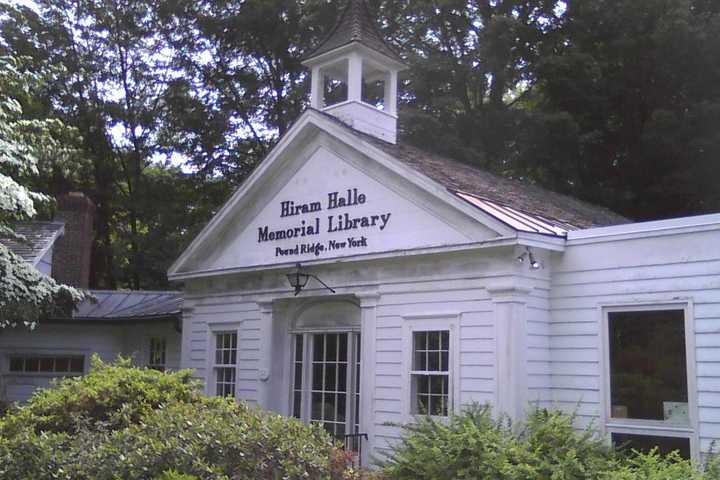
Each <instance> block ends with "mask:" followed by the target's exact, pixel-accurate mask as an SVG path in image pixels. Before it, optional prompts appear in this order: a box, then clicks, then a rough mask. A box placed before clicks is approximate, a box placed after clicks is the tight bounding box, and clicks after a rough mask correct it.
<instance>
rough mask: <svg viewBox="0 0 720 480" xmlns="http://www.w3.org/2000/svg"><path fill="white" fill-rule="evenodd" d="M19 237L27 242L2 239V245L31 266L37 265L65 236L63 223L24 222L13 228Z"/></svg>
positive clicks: (0, 239)
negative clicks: (22, 237)
mask: <svg viewBox="0 0 720 480" xmlns="http://www.w3.org/2000/svg"><path fill="white" fill-rule="evenodd" d="M13 230H14V231H15V233H17V234H18V235H22V236H24V237H25V239H26V240H27V241H26V242H21V241H19V240H15V239H11V238H0V243H2V244H3V245H4V246H5V247H7V248H8V249H9V250H10V251H11V252H13V253H14V254H15V255H18V256H19V257H22V259H23V260H25V261H26V262H28V263H29V264H31V265H36V264H37V263H38V262H39V261H40V259H41V258H42V257H43V255H45V253H46V252H47V251H48V250H49V249H50V248H51V247H52V246H53V244H54V243H55V241H56V240H57V239H58V238H59V237H60V236H61V235H62V234H63V231H64V224H63V223H62V222H22V223H18V224H16V225H14V226H13Z"/></svg>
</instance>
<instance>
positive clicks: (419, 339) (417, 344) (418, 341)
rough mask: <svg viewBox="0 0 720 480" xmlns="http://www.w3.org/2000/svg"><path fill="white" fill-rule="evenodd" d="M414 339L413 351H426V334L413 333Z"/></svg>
mask: <svg viewBox="0 0 720 480" xmlns="http://www.w3.org/2000/svg"><path fill="white" fill-rule="evenodd" d="M413 337H414V342H413V344H414V347H413V348H414V349H415V351H418V350H423V351H424V350H427V334H426V333H425V332H415V333H414V334H413Z"/></svg>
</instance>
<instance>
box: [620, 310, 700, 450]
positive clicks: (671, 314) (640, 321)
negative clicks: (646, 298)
mask: <svg viewBox="0 0 720 480" xmlns="http://www.w3.org/2000/svg"><path fill="white" fill-rule="evenodd" d="M608 319H609V338H610V392H611V397H612V412H611V416H612V417H613V418H634V419H646V420H661V421H667V422H671V423H681V424H688V423H689V420H688V417H687V408H688V407H687V402H688V391H687V366H686V362H685V322H684V311H683V310H656V311H630V312H611V313H610V314H609V316H608ZM647 438H653V437H647ZM673 441H676V440H673Z"/></svg>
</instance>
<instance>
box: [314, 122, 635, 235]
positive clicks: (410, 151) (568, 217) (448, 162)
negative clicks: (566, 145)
mask: <svg viewBox="0 0 720 480" xmlns="http://www.w3.org/2000/svg"><path fill="white" fill-rule="evenodd" d="M311 110H312V111H313V112H314V113H318V114H320V115H322V116H323V117H325V118H327V119H329V120H331V121H333V122H335V123H336V124H338V125H341V126H342V127H344V128H346V129H348V130H349V131H350V132H351V133H352V134H354V135H356V136H358V137H360V139H362V140H365V141H367V142H368V143H370V144H372V145H375V146H377V147H378V148H380V149H381V150H384V151H385V153H388V154H389V155H391V156H393V157H394V158H396V159H397V160H398V161H400V162H402V163H404V164H406V165H408V166H410V167H411V168H413V169H415V170H416V171H418V172H420V173H421V174H423V175H425V176H426V177H428V178H430V179H431V180H433V181H435V182H437V183H439V184H440V185H442V186H444V187H445V188H452V189H456V190H464V191H466V192H467V193H470V194H472V195H478V194H477V193H473V192H472V190H475V189H476V188H480V189H482V190H483V191H486V192H488V193H491V192H492V191H493V188H492V187H493V186H495V185H490V184H489V183H488V182H489V181H491V180H497V183H498V184H500V183H502V186H504V187H507V188H506V190H507V191H506V190H503V192H502V194H503V196H505V195H506V194H508V195H509V194H511V193H515V194H516V195H515V197H514V198H515V199H516V200H518V201H517V202H510V201H505V205H506V206H509V207H511V208H514V209H516V210H518V211H522V212H523V213H526V214H530V215H536V216H543V217H545V218H547V219H548V220H556V221H558V222H562V223H564V224H567V225H568V226H572V227H574V228H578V229H583V228H590V227H597V226H604V225H616V224H621V223H628V222H630V221H631V220H630V219H628V218H626V217H624V216H622V215H620V214H618V213H616V212H613V211H612V210H611V209H610V208H608V207H605V206H600V205H595V204H593V203H590V202H588V201H586V200H582V199H579V198H577V197H573V196H572V195H568V194H566V193H560V192H556V191H554V190H551V189H549V188H547V187H544V186H542V185H538V184H536V183H532V182H529V181H527V180H526V179H519V178H508V177H506V176H503V175H501V174H498V173H495V172H492V171H490V170H487V169H484V168H481V167H479V166H477V165H473V164H469V163H465V162H462V161H460V160H457V159H455V158H452V157H449V156H447V155H444V154H437V153H433V152H429V151H426V150H423V149H422V148H420V147H417V146H415V145H412V144H409V143H403V142H399V143H397V144H392V143H389V142H386V141H384V140H382V139H379V138H377V137H374V136H372V135H368V134H367V133H364V132H361V131H359V130H356V129H355V128H353V127H352V126H350V125H348V124H347V123H345V122H343V121H342V120H341V119H339V118H337V117H335V116H333V115H330V114H329V113H327V112H323V111H321V110H317V109H314V108H312V109H311ZM437 163H442V164H443V165H442V166H443V168H442V169H440V170H441V171H440V170H439V169H438V167H437ZM452 169H455V171H453V170H452ZM453 173H454V174H455V176H453ZM482 177H485V180H486V181H483V179H482ZM468 188H470V190H468ZM496 193H497V192H496ZM498 195H499V194H498ZM498 195H492V196H485V198H487V199H488V200H490V201H491V202H496V203H498V202H500V200H497V199H496V197H497V196H498ZM539 197H547V198H543V199H539ZM508 198H512V197H511V196H508ZM523 205H524V206H523ZM533 207H534V208H533ZM553 212H554V213H553ZM559 214H562V216H558V215H559Z"/></svg>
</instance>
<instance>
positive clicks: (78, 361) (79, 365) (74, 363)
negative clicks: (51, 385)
mask: <svg viewBox="0 0 720 480" xmlns="http://www.w3.org/2000/svg"><path fill="white" fill-rule="evenodd" d="M84 370H85V360H84V359H83V357H73V358H72V359H70V371H71V372H77V373H82V372H83V371H84Z"/></svg>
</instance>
